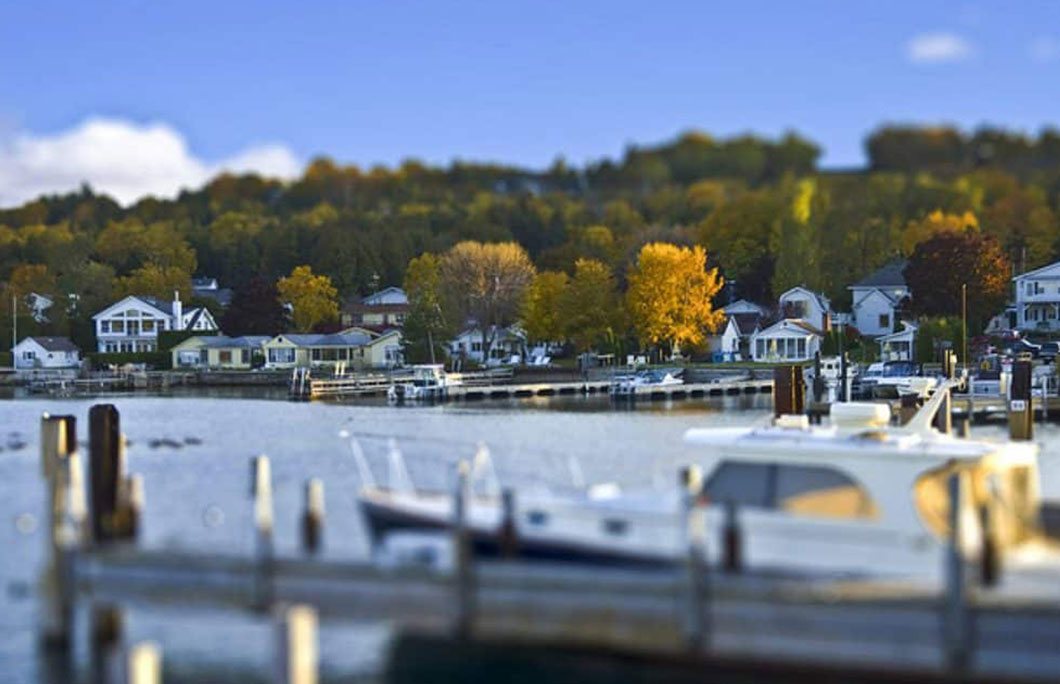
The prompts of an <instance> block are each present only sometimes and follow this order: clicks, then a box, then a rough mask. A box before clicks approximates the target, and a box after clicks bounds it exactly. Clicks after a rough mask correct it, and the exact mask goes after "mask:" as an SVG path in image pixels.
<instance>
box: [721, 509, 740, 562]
mask: <svg viewBox="0 0 1060 684" xmlns="http://www.w3.org/2000/svg"><path fill="white" fill-rule="evenodd" d="M722 535H723V538H724V547H723V550H724V554H723V557H722V567H723V568H724V569H725V572H727V573H731V574H735V573H738V572H740V571H741V570H742V569H743V531H742V530H741V529H740V515H739V507H738V506H737V505H736V502H735V501H732V500H729V501H726V502H725V527H724V531H723V532H722Z"/></svg>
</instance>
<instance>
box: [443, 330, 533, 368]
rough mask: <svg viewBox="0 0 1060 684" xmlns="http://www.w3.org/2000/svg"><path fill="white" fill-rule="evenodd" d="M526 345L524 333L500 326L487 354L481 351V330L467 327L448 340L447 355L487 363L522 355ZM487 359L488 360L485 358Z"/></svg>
mask: <svg viewBox="0 0 1060 684" xmlns="http://www.w3.org/2000/svg"><path fill="white" fill-rule="evenodd" d="M525 347H526V335H525V334H524V333H523V331H522V330H519V329H518V328H501V329H499V330H497V331H495V334H494V336H493V340H492V342H491V344H490V348H489V354H485V353H483V351H482V331H481V330H480V329H478V328H468V329H467V330H464V331H463V332H462V333H460V334H459V335H457V336H456V337H454V338H453V339H452V340H451V341H450V342H449V355H450V356H453V357H457V358H461V359H470V360H472V361H476V362H478V363H484V364H487V365H489V364H490V363H491V362H492V363H499V362H502V361H504V360H507V359H510V358H511V357H512V356H515V355H522V353H523V349H524V348H525ZM487 359H488V360H487Z"/></svg>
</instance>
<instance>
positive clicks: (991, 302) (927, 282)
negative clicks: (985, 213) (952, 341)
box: [905, 230, 1009, 330]
mask: <svg viewBox="0 0 1060 684" xmlns="http://www.w3.org/2000/svg"><path fill="white" fill-rule="evenodd" d="M1008 274H1009V264H1008V260H1007V259H1006V258H1005V255H1004V253H1003V252H1002V251H1001V247H1000V246H999V245H998V243H997V240H996V239H995V238H994V237H993V236H983V235H981V234H979V233H977V232H974V231H970V230H969V231H964V232H955V231H949V232H945V233H940V234H938V235H936V236H935V237H933V238H930V239H929V240H926V241H924V242H921V243H920V244H919V245H917V248H916V250H914V252H913V254H912V256H910V257H909V264H908V265H907V266H906V268H905V281H906V283H907V284H908V285H909V290H910V295H911V299H912V306H913V309H914V310H915V311H916V312H917V313H919V314H922V315H926V316H960V315H961V286H962V285H967V287H968V293H967V297H968V320H969V328H970V329H972V330H977V329H980V328H981V327H982V325H983V324H985V322H986V321H987V320H988V319H989V318H990V317H991V316H993V315H994V314H995V313H997V311H998V310H999V309H1000V308H1001V306H1002V305H1004V303H1005V297H1006V294H1007V292H1008Z"/></svg>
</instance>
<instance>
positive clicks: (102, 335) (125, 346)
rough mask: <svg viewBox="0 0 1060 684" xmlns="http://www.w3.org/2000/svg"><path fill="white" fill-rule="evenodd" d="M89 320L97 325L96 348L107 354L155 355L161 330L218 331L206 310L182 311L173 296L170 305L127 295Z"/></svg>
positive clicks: (181, 303)
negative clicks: (152, 353) (150, 353)
mask: <svg viewBox="0 0 1060 684" xmlns="http://www.w3.org/2000/svg"><path fill="white" fill-rule="evenodd" d="M92 320H93V321H94V322H95V325H96V347H97V349H98V351H100V352H103V353H108V354H113V353H119V352H150V351H157V350H158V333H159V332H160V331H163V330H194V331H196V332H215V331H216V330H217V321H215V320H214V317H213V314H211V313H210V311H209V309H206V308H204V307H191V308H188V309H185V308H184V304H183V302H181V301H180V294H179V293H176V292H174V293H173V301H172V302H165V301H162V300H161V299H158V298H157V297H149V296H146V295H129V296H128V297H125V298H124V299H122V300H120V301H117V302H115V303H114V304H111V305H110V306H108V307H107V308H106V309H103V310H102V311H100V312H99V313H97V314H96V315H95V316H93V317H92Z"/></svg>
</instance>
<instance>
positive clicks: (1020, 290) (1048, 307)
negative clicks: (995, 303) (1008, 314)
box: [1012, 261, 1060, 330]
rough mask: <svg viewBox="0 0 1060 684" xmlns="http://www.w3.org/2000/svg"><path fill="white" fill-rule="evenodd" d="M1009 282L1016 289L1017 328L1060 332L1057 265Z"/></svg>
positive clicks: (1039, 269)
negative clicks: (1013, 284)
mask: <svg viewBox="0 0 1060 684" xmlns="http://www.w3.org/2000/svg"><path fill="white" fill-rule="evenodd" d="M1012 280H1013V281H1014V283H1015V286H1016V287H1015V290H1016V328H1018V329H1019V330H1057V329H1060V261H1058V262H1056V263H1053V264H1049V265H1048V266H1042V267H1041V268H1036V269H1034V270H1033V271H1027V272H1026V273H1024V274H1022V275H1018V276H1016V277H1015V278H1013V279H1012Z"/></svg>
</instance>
